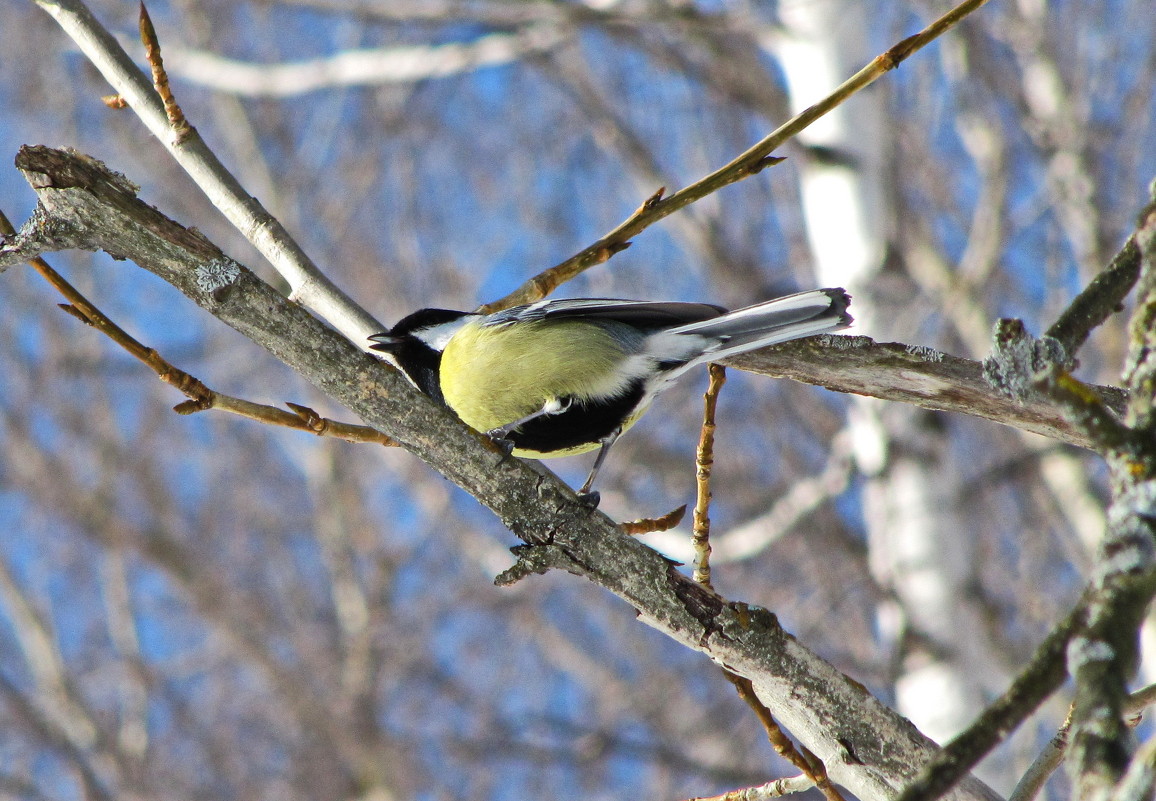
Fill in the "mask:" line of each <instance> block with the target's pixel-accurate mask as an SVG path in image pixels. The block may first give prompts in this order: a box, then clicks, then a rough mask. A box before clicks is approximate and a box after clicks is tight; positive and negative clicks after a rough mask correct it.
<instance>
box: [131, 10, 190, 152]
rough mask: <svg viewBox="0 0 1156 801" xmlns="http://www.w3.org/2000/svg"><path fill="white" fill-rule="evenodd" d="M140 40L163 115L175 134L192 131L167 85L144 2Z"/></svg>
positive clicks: (180, 134) (181, 135)
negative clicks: (163, 110) (163, 107)
mask: <svg viewBox="0 0 1156 801" xmlns="http://www.w3.org/2000/svg"><path fill="white" fill-rule="evenodd" d="M140 40H141V44H143V45H144V46H145V60H146V61H148V63H149V67H150V68H151V69H152V73H153V87H154V88H155V89H156V90H157V94H158V95H159V96H160V98H161V102H162V103H164V106H165V116H167V117H168V118H169V125H171V126H173V131H175V132H176V134H177V136H178V137H180V138H183V137H185V136H188V135H189V134H190V133H191V132H192V126H191V125H189V121H188V120H187V119H185V112H183V111H181V107H180V106H179V105H177V99H176V98H175V97H173V90H172V88H171V87H170V86H169V76H168V73H167V72H165V65H164V61H163V60H162V59H161V43H160V42H159V41H158V40H157V31H156V28H154V27H153V21H152V18H150V17H149V12H148V9H147V8H145V4H144V3H143V2H142V3H141V4H140Z"/></svg>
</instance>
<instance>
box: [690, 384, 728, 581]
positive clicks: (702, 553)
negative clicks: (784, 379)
mask: <svg viewBox="0 0 1156 801" xmlns="http://www.w3.org/2000/svg"><path fill="white" fill-rule="evenodd" d="M709 372H710V384H709V385H708V386H707V389H706V394H705V395H703V412H702V431H701V433H700V434H699V438H698V451H697V453H696V455H695V479H696V481H695V486H696V488H697V497H696V499H695V504H694V523H693V534H692V537H691V541H692V543H693V544H694V576H693V577H694V580H695V581H697V582H698V583H699V584H702V585H703V586H704V587H710V586H711V583H710V499H711V493H710V474H711V470H712V468H713V467H714V432H715V422H714V418H715V409H716V408H717V407H718V394H719V392H721V391H722V388H723V384H725V383H726V380H727V371H726V368H725V367H723V366H722V365H721V364H711V365H710V368H709Z"/></svg>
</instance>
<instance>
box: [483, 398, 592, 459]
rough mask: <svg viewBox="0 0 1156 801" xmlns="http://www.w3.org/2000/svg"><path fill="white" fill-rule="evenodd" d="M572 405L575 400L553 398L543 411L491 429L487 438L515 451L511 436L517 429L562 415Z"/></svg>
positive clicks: (546, 403) (545, 404)
mask: <svg viewBox="0 0 1156 801" xmlns="http://www.w3.org/2000/svg"><path fill="white" fill-rule="evenodd" d="M572 403H574V399H573V398H562V399H558V398H551V399H550V400H548V401H546V402H545V403H544V404H543V405H542V408H541V409H539V410H538V411H536V412H534V413H533V414H528V415H526V416H525V417H523V418H521V419H519V420H515V421H514V422H512V423H506V424H505V425H503V426H498V427H497V428H491V429H490V430H489V431H487V432H486V436H487V437H489V438H490V439H492V440H493V441H494V442H495V443H496V444H498V445H501V446H502V447H504V448H508V449H509V450H513V449H514V443H512V442H511V441H510V434H512V433H513V432H514V431H515V430H516V429H518V428H519V427H520V426H522V425H525V424H526V423H528V422H530V421H531V420H536V419H538V418H539V417H544V416H546V415H548V414H561V413H562V412H564V411H566V410H567V409H569V408H570V405H571V404H572Z"/></svg>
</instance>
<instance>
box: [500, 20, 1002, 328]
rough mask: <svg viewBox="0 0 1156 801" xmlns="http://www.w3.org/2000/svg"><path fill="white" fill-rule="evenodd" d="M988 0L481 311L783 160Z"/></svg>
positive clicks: (519, 296) (522, 299) (597, 258)
mask: <svg viewBox="0 0 1156 801" xmlns="http://www.w3.org/2000/svg"><path fill="white" fill-rule="evenodd" d="M987 2H988V0H965V2H963V3H960V4H959V5H958V6H956V7H955V8H953V9H952V10H951V11H949V12H947V13H946V14H944V15H943V16H942V17H940V18H939V19H937V20H936V21H935V22H933V23H931V24H930V25H928V26H927V27H926V28H924V29H923V30H922V31H920V32H919V33H917V34H915V35H914V36H909V37H908V38H906V39H904V40H902V41H901V42H899V43H898V44H896V45H894V46H893V47H891V48H890V49H889V50H887V51H886V52H884V53H881V54H880V55H878V56H876V57H875V58H873V59H872V60H871V62H870V63H869V64H867V66H865V67H863V69H861V70H859V72H857V73H855V74H854V75H852V76H851V77H850V78H848V79H847V80H846V81H844V82H843V84H842V85H841V86H839V87H838V88H837V89H835V91H834V92H832V93H831V94H829V95H828V96H827V97H825V98H824V99H823V100H821V101H819V102H818V103H816V104H815V105H813V106H809V107H808V108H806V109H804V110H803V111H801V112H799V113H798V114H796V115H795V116H794V117H792V118H791V119H790V120H788V121H787V122H786V123H784V124H783V125H781V126H779V127H778V128H777V129H775V130H774V131H773V132H772V133H771V134H769V135H768V136H766V137H765V138H764V139H762V140H761V141H759V142H758V143H756V144H755V145H753V146H752V147H751V148H749V149H748V150H747V151H746V152H745V153H743V154H741V155H740V156H738V157H737V158H735V159H734V160H732V161H731V162H730V163H729V164H726V165H724V166H723V167H720V168H719V169H717V170H715V171H714V172H712V173H711V174H710V175H707V176H705V177H703V178H701V179H699V180H698V181H695V182H694V183H693V184H690V185H689V186H686V187H684V188H682V189H680V190H678V191H677V192H675V193H674V194H673V195H670V196H669V197H665V198H663V197H662V192H661V191H660V192H658V193H657V194H656V195H655V196H653V197H651V198H650V199H649V200H647V201H646V202H645V203H643V204H642V206H640V207H639V208H638V209H637V210H636V211H635V212H634V213H633V214H631V215H630V216H629V217H627V218H626V220H624V221H623V222H622V223H620V224H619V225H618V226H617V227H615V228H614V229H613V230H611V231H610V232H609V233H607V234H606V235H604V236H603V237H602V238H601V239H599V240H598V241H597V242H595V243H594V244H592V245H590V246H589V247H587V248H585V249H583V250H581V251H579V252H578V253H576V254H574V255H573V256H571V257H570V258H568V259H566V260H565V261H564V262H562V263H560V264H557V265H555V266H553V267H551V268H549V269H548V270H544V271H543V272H541V273H539V274H538V275H535V276H534V277H533V278H531V279H530V280H528V281H527V282H526V283H524V284H522V286H520V287H518V288H517V289H516V290H514V291H513V292H511V293H510V294H509V295H506V296H505V297H504V298H501V299H500V300H496V301H494V302H493V303H488V304H486V305H485V306H482V307H481V309H480V311H483V312H495V311H500V310H501V309H508V308H509V307H511V306H517V305H519V304H522V303H532V302H533V301H536V300H541V299H542V298H544V297H546V296H547V295H549V294H550V293H551V292H553V291H554V289H556V288H557V287H558V286H560V285H561V284H563V283H565V282H566V281H569V280H570V279H571V278H573V277H574V276H576V275H578V274H580V273H582V272H583V271H584V270H587V269H589V268H590V267H593V266H595V265H597V264H601V263H603V262H605V261H606V260H608V259H609V258H610V257H611V256H613V255H614V254H615V253H618V252H619V251H622V250H624V249H626V248H627V247H629V246H630V238H631V237H633V236H636V235H638V234H639V233H641V232H642V231H644V230H645V229H646V228H648V227H650V226H651V225H653V224H654V223H656V222H658V221H659V220H661V219H663V218H664V217H667V216H669V215H670V214H673V213H674V212H676V211H678V210H679V209H681V208H684V207H686V206H689V205H690V204H691V203H694V202H695V201H696V200H701V199H702V198H704V197H706V196H707V195H709V194H712V193H713V192H716V191H718V190H719V189H722V188H723V187H724V186H729V185H730V184H733V183H736V182H738V181H741V180H743V179H744V178H748V177H750V176H752V175H755V174H756V173H759V172H761V171H762V170H764V169H765V168H767V167H769V166H771V165H773V164H777V163H778V162H780V161H782V159H781V158H774V157H771V155H770V154H771V152H772V151H774V150H775V149H776V148H778V147H780V146H782V144H783V143H784V142H786V141H787V140H789V139H791V138H792V137H794V136H796V135H798V134H799V133H800V132H801V131H803V130H804V129H806V128H807V127H808V126H809V125H811V123H813V122H815V120H817V119H819V118H820V117H822V116H823V115H825V114H827V113H828V112H830V111H831V110H832V109H834V108H836V107H838V106H839V105H841V104H842V103H843V102H845V101H846V100H847V99H848V98H849V97H851V96H852V95H854V94H855V93H856V92H859V91H860V90H862V89H865V88H866V87H868V86H870V85H871V84H872V83H874V82H875V81H876V80H877V79H878V78H879V77H880V76H882V75H883V74H884V73H886V72H888V71H889V70H893V69H895V68H896V67H898V66H899V64H900V63H902V62H903V61H904V60H905V59H906V58H908V57H909V56H911V55H912V54H913V53H915V52H916V51H917V50H919V49H921V48H922V47H924V46H925V45H927V44H928V43H929V42H931V41H933V40H934V39H936V38H938V37H939V36H942V35H943V34H944V33H946V32H947V31H948V30H950V29H951V28H952V27H954V26H955V25H956V24H958V23H959V21H960V20H962V19H963V18H964V17H966V16H967V15H968V14H970V13H972V12H973V11H975V10H976V9H978V8H979V7H980V6H982V5H984V4H985V3H987Z"/></svg>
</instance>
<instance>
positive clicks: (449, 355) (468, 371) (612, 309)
mask: <svg viewBox="0 0 1156 801" xmlns="http://www.w3.org/2000/svg"><path fill="white" fill-rule="evenodd" d="M850 301H851V298H850V296H849V295H848V294H847V293H846V291H845V290H843V289H842V288H829V289H813V290H810V291H807V292H799V293H796V294H794V295H787V296H786V297H781V298H775V299H773V300H768V301H764V302H762V303H756V304H754V305H752V306H747V307H745V308H742V309H738V310H736V311H727V310H726V309H725V308H723V307H722V306H716V305H714V304H710V303H685V302H652V301H644V300H619V299H613V298H580V299H555V300H542V301H538V302H536V303H530V304H526V305H522V306H514V307H512V308H509V309H505V310H502V311H498V312H495V313H492V314H483V313H479V312H464V311H453V310H450V309H433V308H431V309H421V310H419V311H416V312H413V313H412V314H410V315H408V316H407V317H404V318H403V319H401V320H400V321H399V322H398V323H397V324H396V325H394V326H393V327H392V328H391V329H390V330H389V331H386V332H382V333H379V334H374V335H372V336H370V337H369V340H370V341H371V342H372V343H373V344H371V345H369V349H370V350H373V351H376V352H378V353H380V354H382V356H383V358H385V359H386V360H388V361H390V362H392V363H393V364H394V365H395V366H396V367H398V368H400V369H401V371H402V372H403V373H404V374H405V375H406V376H407V377H408V378H409V380H410V381H411V382H412V383H413V384H414V385H415V386H416V387H417V388H418V389H420V390H421V391H422V392H424V393H425V394H426V395H429V396H430V397H431V398H433V399H434V400H435V401H437V402H439V403H441V404H443V405H444V406H448V407H449V408H450V409H451V410H453V411H454V412H455V413H456V414H457V416H458V417H459V418H461V420H462V421H463V422H465V423H466V424H467V425H469V426H470V427H472V428H473V429H475V430H477V431H480V432H483V433H485V434H487V435H489V436H490V438H491V439H493V440H494V441H495V442H497V443H498V444H499V445H501V446H502V447H504V448H505V449H506V450H507V452H509V453H512V454H513V455H514V456H519V457H528V458H533V459H544V458H552V457H557V456H570V455H573V454H579V453H586V452H589V451H592V450H595V449H597V450H598V454H597V456H596V458H595V460H594V464H593V467H592V468H591V470H590V473H589V474H588V475H587V477H586V480H585V481H584V482H583V484H582V487H581V488H580V489H579V490H578V495H579V497H581V498H583V499H584V500H586V501H587V502H589V503H591V505H594V506H597V504H598V493H597V492H593V491H592V487H593V485H594V480H595V478H596V477H597V475H598V471H599V470H600V469H601V467H602V465H603V463H604V462H605V461H606V455H607V453H608V452H609V451H610V448H611V446H613V445H614V443H615V441H616V440H617V439H618V438H619V437H620V436H621V435H622V434H623V432H625V431H626V430H627V429H629V428H630V427H631V426H632V425H633V424H634V423H635V422H637V421H638V419H639V418H640V417H641V416H642V415H643V414H644V413H645V412H646V411H647V409H648V408H649V407H650V404H651V401H653V400H654V397H655V396H656V395H657V394H658V393H659V392H661V391H662V390H663V389H665V388H666V387H667V386H669V385H670V384H671V383H672V382H673V381H675V380H676V379H678V378H679V377H680V376H682V375H683V374H684V373H686V372H688V371H689V370H691V369H693V368H694V367H696V366H698V365H700V364H703V363H706V362H710V361H717V360H719V359H723V358H726V357H727V356H734V355H736V354H739V353H746V352H747V351H751V350H755V349H757V348H761V347H764V346H766V345H773V344H776V343H779V342H786V341H788V340H792V339H799V338H802V337H808V336H812V335H815V334H824V333H829V332H832V331H838V330H841V329H844V328H847V327H848V326H849V325H851V323H852V321H853V320H852V317H851V315H849V314H848V313H847V306H848V304H849V303H850Z"/></svg>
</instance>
